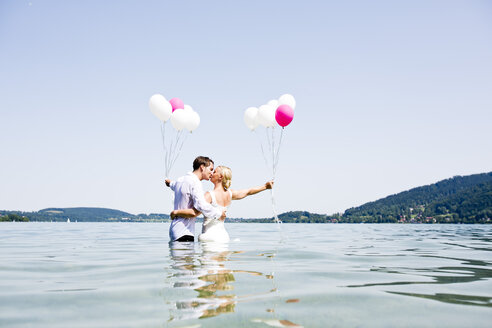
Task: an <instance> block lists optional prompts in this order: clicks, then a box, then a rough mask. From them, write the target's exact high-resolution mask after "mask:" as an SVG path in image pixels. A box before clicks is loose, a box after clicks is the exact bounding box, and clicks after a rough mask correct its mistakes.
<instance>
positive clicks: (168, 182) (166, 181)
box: [164, 179, 171, 187]
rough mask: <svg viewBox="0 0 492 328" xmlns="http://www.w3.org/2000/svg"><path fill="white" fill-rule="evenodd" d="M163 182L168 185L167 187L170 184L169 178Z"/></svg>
mask: <svg viewBox="0 0 492 328" xmlns="http://www.w3.org/2000/svg"><path fill="white" fill-rule="evenodd" d="M164 182H165V183H166V186H168V187H169V186H170V185H171V180H169V179H166V180H164Z"/></svg>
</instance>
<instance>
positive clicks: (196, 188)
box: [190, 182, 225, 219]
mask: <svg viewBox="0 0 492 328" xmlns="http://www.w3.org/2000/svg"><path fill="white" fill-rule="evenodd" d="M190 196H191V199H192V201H193V207H194V208H196V209H197V210H199V211H200V212H202V213H203V215H204V216H205V217H207V218H214V219H219V218H225V211H222V210H220V209H218V208H216V207H213V206H212V205H211V204H210V203H208V202H207V201H206V200H205V197H204V196H203V189H202V185H201V183H200V182H198V183H196V184H194V185H193V186H192V188H191V195H190Z"/></svg>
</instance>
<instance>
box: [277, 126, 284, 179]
mask: <svg viewBox="0 0 492 328" xmlns="http://www.w3.org/2000/svg"><path fill="white" fill-rule="evenodd" d="M283 136H284V128H282V130H280V141H279V142H278V147H277V154H276V155H275V170H276V169H277V165H278V158H279V155H278V154H279V153H280V146H281V145H282V137H283Z"/></svg>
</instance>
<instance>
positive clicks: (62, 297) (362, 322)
mask: <svg viewBox="0 0 492 328" xmlns="http://www.w3.org/2000/svg"><path fill="white" fill-rule="evenodd" d="M168 228H169V225H168V224H163V223H149V224H145V223H1V224H0V237H1V238H0V326H1V327H89V326H91V327H239V326H241V327H301V326H302V327H444V326H445V327H488V326H490V322H492V281H491V278H492V253H491V250H492V226H484V225H390V224H380V225H363V224H357V225H349V224H283V225H281V226H278V225H276V224H240V223H237V224H228V225H227V228H228V230H229V233H230V235H231V239H232V240H233V241H232V242H231V243H229V244H228V245H213V244H200V243H180V244H177V245H175V244H170V243H169V237H168ZM198 228H199V226H198V225H197V231H198Z"/></svg>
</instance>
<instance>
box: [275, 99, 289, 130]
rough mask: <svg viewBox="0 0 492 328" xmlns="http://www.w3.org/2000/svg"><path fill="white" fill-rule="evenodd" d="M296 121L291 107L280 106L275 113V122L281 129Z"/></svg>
mask: <svg viewBox="0 0 492 328" xmlns="http://www.w3.org/2000/svg"><path fill="white" fill-rule="evenodd" d="M293 119H294V110H293V109H292V107H290V106H289V105H280V106H278V108H277V110H276V111H275V120H276V121H277V123H278V125H280V126H281V127H283V128H284V127H286V126H287V125H289V124H290V122H292V120H293Z"/></svg>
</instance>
